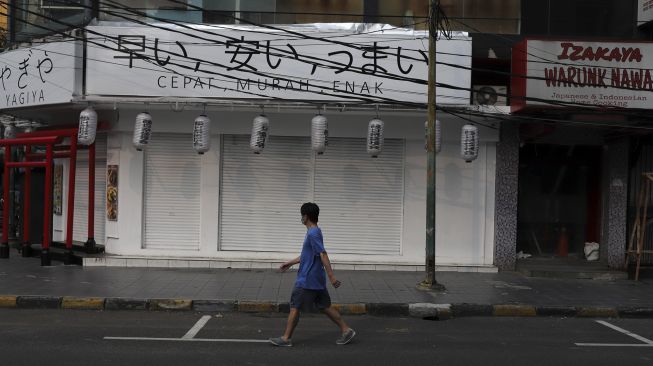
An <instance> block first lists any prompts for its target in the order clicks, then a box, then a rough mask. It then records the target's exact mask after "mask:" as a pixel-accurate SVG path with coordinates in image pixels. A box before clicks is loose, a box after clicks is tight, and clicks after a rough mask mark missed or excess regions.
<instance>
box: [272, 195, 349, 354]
mask: <svg viewBox="0 0 653 366" xmlns="http://www.w3.org/2000/svg"><path fill="white" fill-rule="evenodd" d="M300 212H301V215H302V224H304V225H305V226H306V229H307V232H306V237H305V238H304V245H303V246H302V252H301V255H300V256H299V257H297V258H295V259H292V260H290V261H288V262H286V263H284V264H282V265H281V266H280V267H279V270H280V271H281V272H285V271H287V270H288V269H289V268H290V267H292V266H293V265H295V264H297V263H299V271H298V272H297V281H296V282H295V287H294V288H293V290H292V295H291V296H290V314H288V323H287V325H286V331H285V332H284V334H283V335H282V336H281V337H278V338H270V343H272V344H273V345H275V346H280V347H290V346H292V335H293V332H294V331H295V327H297V323H298V322H299V314H300V311H301V310H307V309H310V308H311V307H312V306H315V307H317V308H318V309H319V310H320V311H321V312H323V313H324V314H326V316H328V317H329V319H331V320H332V321H333V322H334V323H336V325H338V327H340V331H341V335H340V337H339V338H338V339H337V340H336V344H340V345H344V344H347V343H349V342H351V340H352V339H353V338H354V336H355V335H356V332H355V331H354V330H353V329H351V328H350V327H349V326H348V325H347V323H345V321H344V320H343V319H342V317H341V316H340V313H339V312H338V310H336V309H334V308H332V307H331V297H330V296H329V292H328V291H327V289H326V277H325V270H326V274H327V275H328V276H329V282H331V284H332V285H333V287H334V288H338V287H340V285H341V283H340V281H338V280H337V279H336V278H335V276H334V275H333V269H332V268H331V261H329V256H328V255H327V252H326V250H325V249H324V241H323V239H322V230H320V228H319V227H318V226H317V221H318V216H319V215H320V208H319V207H318V206H317V205H316V204H315V203H312V202H308V203H304V204H303V205H302V207H301V210H300Z"/></svg>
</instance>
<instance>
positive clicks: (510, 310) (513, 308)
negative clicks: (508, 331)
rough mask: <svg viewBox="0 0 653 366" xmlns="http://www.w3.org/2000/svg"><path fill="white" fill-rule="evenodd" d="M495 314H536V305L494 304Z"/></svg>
mask: <svg viewBox="0 0 653 366" xmlns="http://www.w3.org/2000/svg"><path fill="white" fill-rule="evenodd" d="M493 314H494V316H536V315H537V312H536V311H535V307H534V306H528V305H494V309H493Z"/></svg>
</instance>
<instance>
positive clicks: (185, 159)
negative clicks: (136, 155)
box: [143, 134, 201, 250]
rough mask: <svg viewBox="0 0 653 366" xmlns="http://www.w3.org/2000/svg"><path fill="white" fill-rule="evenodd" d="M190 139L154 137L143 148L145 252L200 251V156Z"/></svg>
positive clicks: (161, 135) (164, 135) (168, 135)
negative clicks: (146, 250) (151, 250)
mask: <svg viewBox="0 0 653 366" xmlns="http://www.w3.org/2000/svg"><path fill="white" fill-rule="evenodd" d="M192 141H193V139H192V136H191V135H190V134H187V135H172V134H155V135H153V136H152V139H151V141H150V143H149V145H148V146H147V148H146V149H145V186H144V193H145V197H144V202H145V203H144V210H143V211H144V226H145V227H144V230H143V231H144V235H143V246H144V247H145V248H147V249H171V250H199V244H200V243H199V241H200V174H201V169H200V166H201V165H200V163H201V160H200V159H201V158H200V156H199V155H198V154H197V153H196V152H195V151H194V150H193V144H192Z"/></svg>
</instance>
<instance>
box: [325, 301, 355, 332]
mask: <svg viewBox="0 0 653 366" xmlns="http://www.w3.org/2000/svg"><path fill="white" fill-rule="evenodd" d="M322 312H323V313H324V314H326V316H328V317H329V319H331V321H332V322H334V323H336V325H337V326H338V327H340V331H341V332H342V333H344V332H346V331H348V330H349V329H350V328H349V325H347V323H345V321H344V320H343V319H342V316H341V315H340V313H339V312H338V310H336V309H334V308H332V307H328V308H325V309H322Z"/></svg>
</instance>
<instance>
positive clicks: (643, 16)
mask: <svg viewBox="0 0 653 366" xmlns="http://www.w3.org/2000/svg"><path fill="white" fill-rule="evenodd" d="M651 20H653V0H639V1H638V2H637V24H638V25H642V24H644V23H648V22H650V21H651Z"/></svg>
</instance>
